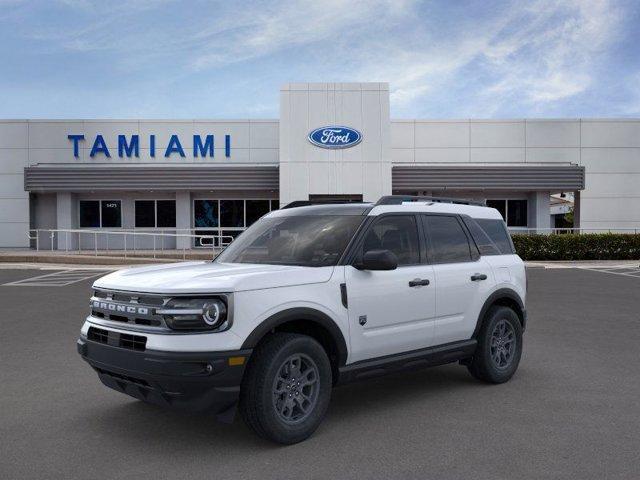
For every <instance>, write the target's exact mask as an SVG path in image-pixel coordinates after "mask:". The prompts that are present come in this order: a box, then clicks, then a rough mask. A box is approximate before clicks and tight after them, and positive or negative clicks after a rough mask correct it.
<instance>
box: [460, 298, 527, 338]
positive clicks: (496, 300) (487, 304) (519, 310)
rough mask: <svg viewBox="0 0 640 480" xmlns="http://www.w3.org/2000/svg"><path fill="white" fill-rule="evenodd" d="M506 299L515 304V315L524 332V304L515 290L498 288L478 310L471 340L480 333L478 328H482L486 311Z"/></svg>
mask: <svg viewBox="0 0 640 480" xmlns="http://www.w3.org/2000/svg"><path fill="white" fill-rule="evenodd" d="M504 299H507V300H509V301H510V302H511V303H515V304H516V305H517V306H518V308H517V309H516V314H517V315H518V317H519V318H520V322H521V323H522V330H523V331H524V329H525V327H526V322H527V315H526V310H525V308H524V302H523V301H522V298H520V295H518V293H517V292H516V291H515V290H512V289H511V288H500V289H498V290H496V291H495V292H493V293H492V294H491V295H489V298H487V300H485V302H484V305H482V308H481V309H480V314H479V315H478V320H477V322H476V328H475V330H474V331H473V335H472V336H471V338H476V337H477V336H478V333H479V332H480V327H482V321H483V320H484V317H485V315H486V314H487V311H488V310H489V309H490V308H491V307H492V306H493V305H494V304H495V303H500V300H504Z"/></svg>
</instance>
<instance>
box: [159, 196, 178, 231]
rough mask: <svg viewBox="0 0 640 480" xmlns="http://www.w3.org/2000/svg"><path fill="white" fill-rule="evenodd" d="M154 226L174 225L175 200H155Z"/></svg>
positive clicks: (171, 226)
mask: <svg viewBox="0 0 640 480" xmlns="http://www.w3.org/2000/svg"><path fill="white" fill-rule="evenodd" d="M156 226H157V227H159V228H174V227H175V226H176V201H175V200H158V201H157V202H156Z"/></svg>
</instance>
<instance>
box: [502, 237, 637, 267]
mask: <svg viewBox="0 0 640 480" xmlns="http://www.w3.org/2000/svg"><path fill="white" fill-rule="evenodd" d="M511 238H512V239H513V244H514V245H515V247H516V252H517V253H518V255H520V257H521V258H522V259H523V260H638V259H640V234H619V233H583V234H557V235H522V234H514V235H512V236H511Z"/></svg>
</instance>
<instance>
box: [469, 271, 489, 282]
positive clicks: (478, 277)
mask: <svg viewBox="0 0 640 480" xmlns="http://www.w3.org/2000/svg"><path fill="white" fill-rule="evenodd" d="M486 279H487V276H486V275H485V274H484V273H475V274H473V275H471V281H472V282H477V281H478V280H486Z"/></svg>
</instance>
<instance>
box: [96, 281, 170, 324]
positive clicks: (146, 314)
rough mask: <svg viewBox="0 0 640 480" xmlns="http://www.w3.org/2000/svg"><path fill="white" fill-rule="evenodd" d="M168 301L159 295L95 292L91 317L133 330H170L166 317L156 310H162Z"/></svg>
mask: <svg viewBox="0 0 640 480" xmlns="http://www.w3.org/2000/svg"><path fill="white" fill-rule="evenodd" d="M168 300H169V298H167V297H164V296H159V295H148V294H147V295H145V294H136V293H127V292H112V291H108V290H94V292H93V297H91V301H90V306H91V316H93V317H95V318H100V319H103V320H109V321H111V322H117V323H121V324H127V325H128V326H129V327H133V328H136V327H142V328H144V329H149V328H151V329H159V330H168V327H167V325H166V323H165V321H164V317H163V316H162V315H158V314H156V309H160V308H162V306H163V305H164V304H165V303H166V302H167V301H168Z"/></svg>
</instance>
